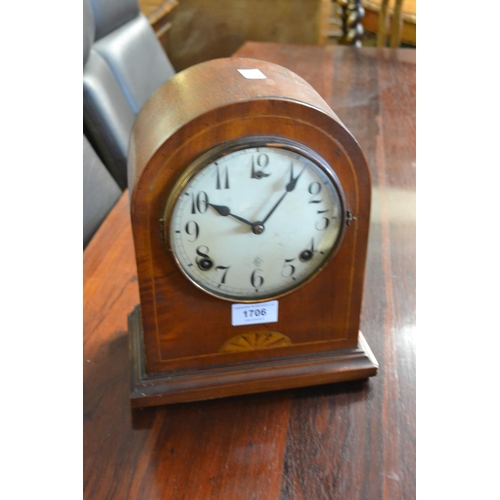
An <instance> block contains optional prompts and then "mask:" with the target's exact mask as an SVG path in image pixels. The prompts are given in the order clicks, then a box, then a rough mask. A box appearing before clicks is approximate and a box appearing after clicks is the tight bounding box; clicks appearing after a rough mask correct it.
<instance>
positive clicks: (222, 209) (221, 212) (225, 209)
mask: <svg viewBox="0 0 500 500" xmlns="http://www.w3.org/2000/svg"><path fill="white" fill-rule="evenodd" d="M209 205H210V206H211V207H212V208H213V209H214V210H215V211H216V212H217V213H218V214H219V215H222V217H227V216H228V215H229V216H231V217H233V218H234V219H237V220H239V221H240V222H243V224H248V225H249V226H252V225H253V224H252V223H251V222H249V221H247V220H246V219H244V218H243V217H240V216H239V215H234V214H232V213H231V209H230V208H229V207H226V206H224V205H214V204H213V203H209Z"/></svg>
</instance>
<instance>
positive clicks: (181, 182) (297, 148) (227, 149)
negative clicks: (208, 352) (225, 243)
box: [162, 136, 346, 303]
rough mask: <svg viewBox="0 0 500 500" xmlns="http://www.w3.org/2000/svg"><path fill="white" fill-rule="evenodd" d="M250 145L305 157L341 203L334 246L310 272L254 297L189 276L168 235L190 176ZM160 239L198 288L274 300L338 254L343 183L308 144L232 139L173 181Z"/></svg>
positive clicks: (229, 297) (211, 292) (311, 276)
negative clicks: (328, 184)
mask: <svg viewBox="0 0 500 500" xmlns="http://www.w3.org/2000/svg"><path fill="white" fill-rule="evenodd" d="M252 148H276V149H281V150H286V151H288V152H291V153H295V154H297V155H299V156H302V157H303V158H305V159H306V160H309V162H311V163H312V164H313V165H314V166H315V167H317V168H318V169H319V170H320V171H321V172H322V173H323V174H325V176H326V178H327V179H328V180H329V181H330V183H331V185H332V186H333V189H334V191H335V193H336V195H337V197H338V201H339V204H340V209H339V218H340V221H339V230H338V233H337V236H336V238H335V241H334V244H333V246H332V247H331V248H330V249H329V251H328V254H327V255H325V256H324V258H323V260H322V261H321V264H320V265H319V266H317V267H314V268H312V271H311V272H310V273H309V274H307V276H306V277H305V278H303V279H301V280H300V281H298V282H292V283H290V285H289V286H288V287H282V289H281V290H279V291H278V292H277V293H274V292H271V293H269V294H265V295H259V296H258V297H255V296H253V295H252V296H251V297H250V296H243V295H241V296H240V295H234V294H233V295H231V294H229V293H227V292H222V291H220V290H218V289H214V288H215V287H209V286H207V285H206V284H205V283H201V282H200V281H202V280H200V281H197V280H196V279H195V278H194V277H193V276H192V275H190V274H189V273H188V272H187V271H186V269H185V268H184V266H183V264H182V262H181V261H180V259H179V256H178V255H177V253H176V249H175V245H174V244H173V241H172V240H173V238H172V234H171V225H172V214H173V211H174V208H175V206H176V204H177V202H178V200H179V197H180V196H181V195H182V193H183V192H184V190H185V189H186V187H187V186H188V185H189V184H190V183H191V181H192V180H193V179H195V177H196V176H197V175H198V174H199V173H200V172H201V171H203V170H204V169H205V168H206V167H208V166H210V165H212V164H213V163H214V162H216V161H217V160H220V159H222V158H223V157H225V156H227V155H230V154H232V153H235V152H238V151H241V150H246V149H252ZM162 219H163V221H164V223H163V224H162V226H163V232H164V233H163V239H164V241H165V243H166V245H167V247H168V249H169V253H170V254H171V255H172V256H173V258H174V261H175V263H176V265H177V267H178V268H179V269H180V271H181V272H182V274H183V275H184V276H185V277H186V278H187V279H188V280H189V281H190V282H191V283H192V284H193V285H195V286H196V287H197V288H199V289H201V290H203V291H204V292H206V293H208V294H209V295H212V296H214V297H217V298H219V299H222V300H227V301H230V302H240V303H256V302H263V301H268V300H273V299H278V298H280V297H282V296H284V295H288V294H290V293H292V292H294V291H296V290H298V289H299V288H301V287H303V286H304V285H306V284H307V283H309V282H310V281H311V280H312V279H314V277H315V276H317V274H318V273H320V272H321V271H322V270H323V269H324V268H325V267H326V266H327V265H328V263H329V262H330V261H331V259H332V258H333V257H334V255H335V254H336V253H337V251H338V249H339V247H340V245H341V243H342V240H343V237H344V233H345V225H346V202H345V195H344V191H343V189H342V185H341V183H340V180H339V178H338V176H337V174H336V173H335V171H334V170H333V168H332V167H331V166H330V165H329V164H328V162H326V160H324V159H323V158H322V157H321V156H320V155H318V154H317V153H316V152H315V151H313V150H312V149H310V148H309V147H307V146H305V145H304V144H301V143H299V142H297V141H293V140H289V139H285V138H281V137H274V136H249V137H244V138H239V139H235V140H232V141H228V142H223V143H221V144H219V145H217V146H216V147H214V148H211V149H210V150H208V151H207V152H205V153H204V154H202V155H200V156H199V157H198V158H197V159H196V160H195V161H194V162H192V163H191V164H190V165H189V166H188V167H187V168H186V169H185V170H184V171H183V173H182V174H181V176H180V177H179V179H178V180H177V182H176V183H175V185H174V187H173V189H172V190H171V192H170V195H169V196H168V199H167V202H166V204H165V209H164V213H163V218H162Z"/></svg>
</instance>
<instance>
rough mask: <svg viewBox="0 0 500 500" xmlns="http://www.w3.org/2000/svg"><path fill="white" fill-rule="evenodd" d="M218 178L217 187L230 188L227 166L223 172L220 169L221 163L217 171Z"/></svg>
mask: <svg viewBox="0 0 500 500" xmlns="http://www.w3.org/2000/svg"><path fill="white" fill-rule="evenodd" d="M216 176H217V180H216V183H215V189H229V172H228V168H227V167H226V168H225V169H224V170H223V171H222V172H221V171H220V170H219V165H217V172H216Z"/></svg>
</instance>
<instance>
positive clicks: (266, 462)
mask: <svg viewBox="0 0 500 500" xmlns="http://www.w3.org/2000/svg"><path fill="white" fill-rule="evenodd" d="M237 55H238V56H242V57H252V58H257V59H265V60H269V61H271V62H275V63H278V64H281V65H283V66H285V67H287V68H289V69H290V70H292V71H294V72H296V73H297V74H299V75H300V76H302V77H303V78H304V79H305V80H307V81H308V82H309V83H311V85H313V87H314V88H316V90H317V91H318V92H319V93H320V94H321V96H322V97H323V98H324V99H325V100H326V101H327V102H328V103H329V104H330V106H331V107H332V109H333V110H334V111H335V113H336V114H337V115H338V116H339V118H340V119H341V120H342V121H343V123H344V124H345V125H346V126H347V127H348V128H349V130H350V131H351V132H352V133H353V134H354V136H355V137H356V138H357V140H358V141H359V143H360V145H361V148H362V149H363V151H364V153H365V155H366V157H367V160H368V164H369V166H370V170H371V174H372V182H373V200H372V220H371V226H370V240H369V249H368V260H367V265H366V275H365V291H364V301H363V309H362V317H361V330H362V331H363V332H365V336H366V340H367V341H368V343H369V345H370V347H371V348H372V350H373V352H374V354H375V356H376V358H377V359H378V361H379V363H380V368H379V373H378V375H377V377H375V378H373V379H370V380H368V381H360V382H349V383H341V384H335V385H325V386H317V387H312V388H305V389H296V390H287V391H281V392H272V393H265V394H258V395H250V396H239V397H232V398H226V399H218V400H211V401H204V402H197V403H186V404H178V405H172V406H165V407H154V408H147V409H142V410H140V409H135V410H131V409H130V402H129V376H130V369H129V362H128V339H127V315H128V314H129V313H130V312H131V311H132V310H133V308H134V307H135V305H136V304H137V303H138V302H139V294H138V287H137V282H136V271H135V257H134V250H133V243H132V233H131V227H130V220H129V206H128V203H129V200H128V193H125V194H124V195H123V197H122V198H121V200H120V201H119V203H118V204H117V206H116V207H115V208H114V210H113V211H112V213H111V214H110V216H109V217H108V219H107V220H106V221H105V223H104V225H103V226H102V227H101V229H100V230H99V231H98V233H97V234H96V235H95V237H94V239H93V240H92V241H91V243H90V244H89V246H88V247H87V249H86V250H85V254H84V411H85V413H84V471H83V477H84V498H86V499H92V500H94V499H99V500H101V499H113V500H120V499H147V500H155V499H194V500H198V499H200V500H201V499H222V500H226V499H227V500H231V499H238V500H240V499H241V500H243V499H266V500H267V499H307V500H309V499H315V500H316V499H317V500H321V499H342V500H351V499H353V500H357V499H359V500H372V499H373V500H379V499H388V500H398V499H405V500H411V499H414V498H415V51H412V50H410V49H397V50H394V49H375V48H373V49H371V48H362V49H354V48H350V47H312V46H291V45H278V44H261V43H249V44H246V45H245V46H244V47H243V48H242V49H241V50H240V51H239V52H238V53H237Z"/></svg>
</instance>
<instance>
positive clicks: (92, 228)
mask: <svg viewBox="0 0 500 500" xmlns="http://www.w3.org/2000/svg"><path fill="white" fill-rule="evenodd" d="M121 194H122V191H121V189H120V188H119V187H118V184H117V183H116V182H115V180H114V179H113V177H111V174H110V173H109V172H108V170H107V169H106V167H105V166H104V165H103V164H102V162H101V160H100V159H99V157H98V156H97V154H96V153H95V151H94V150H93V149H92V146H91V145H90V144H89V142H88V140H87V138H86V137H85V136H83V248H85V247H86V246H87V245H88V243H89V242H90V240H91V239H92V236H94V233H95V232H96V231H97V229H99V226H100V225H101V223H102V221H103V220H104V219H105V218H106V216H107V215H108V213H109V211H110V210H111V209H112V208H113V206H114V205H115V204H116V202H117V201H118V199H119V198H120V196H121Z"/></svg>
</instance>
